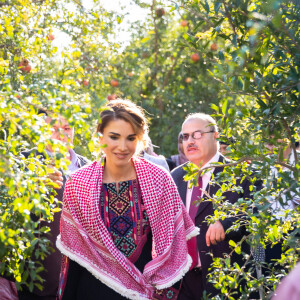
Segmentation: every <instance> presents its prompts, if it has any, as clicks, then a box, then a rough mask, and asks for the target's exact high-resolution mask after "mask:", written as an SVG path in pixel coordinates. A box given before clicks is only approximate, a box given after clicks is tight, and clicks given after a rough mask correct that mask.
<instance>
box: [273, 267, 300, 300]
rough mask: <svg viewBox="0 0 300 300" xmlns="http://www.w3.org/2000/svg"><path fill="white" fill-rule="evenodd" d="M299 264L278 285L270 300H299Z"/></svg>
mask: <svg viewBox="0 0 300 300" xmlns="http://www.w3.org/2000/svg"><path fill="white" fill-rule="evenodd" d="M299 279H300V263H299V262H298V263H297V264H296V266H295V268H294V269H293V270H292V271H291V272H290V273H289V274H288V275H287V276H286V277H285V278H283V280H282V281H281V282H280V283H279V285H278V286H277V288H276V290H275V292H274V295H273V297H272V300H285V299H287V300H299V299H300V286H299Z"/></svg>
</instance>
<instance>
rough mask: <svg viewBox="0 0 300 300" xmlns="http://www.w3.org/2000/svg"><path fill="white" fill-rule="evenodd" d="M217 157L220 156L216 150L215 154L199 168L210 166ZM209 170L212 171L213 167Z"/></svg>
mask: <svg viewBox="0 0 300 300" xmlns="http://www.w3.org/2000/svg"><path fill="white" fill-rule="evenodd" d="M219 158H220V152H219V151H217V152H216V154H215V155H214V156H213V157H212V158H211V159H210V160H209V161H208V162H207V163H206V164H205V165H203V166H202V167H201V169H200V170H202V169H204V168H207V167H210V166H211V165H212V164H213V163H216V162H218V161H219ZM211 171H213V168H211Z"/></svg>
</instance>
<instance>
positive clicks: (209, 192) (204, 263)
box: [171, 113, 250, 300]
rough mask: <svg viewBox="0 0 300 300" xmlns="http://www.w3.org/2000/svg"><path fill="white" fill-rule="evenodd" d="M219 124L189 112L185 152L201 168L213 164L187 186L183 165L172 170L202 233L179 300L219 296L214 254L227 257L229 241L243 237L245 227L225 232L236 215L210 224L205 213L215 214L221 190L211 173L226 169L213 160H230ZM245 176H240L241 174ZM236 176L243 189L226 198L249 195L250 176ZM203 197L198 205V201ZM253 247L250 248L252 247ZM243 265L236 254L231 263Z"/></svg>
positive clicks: (184, 130) (193, 243) (184, 134)
mask: <svg viewBox="0 0 300 300" xmlns="http://www.w3.org/2000/svg"><path fill="white" fill-rule="evenodd" d="M218 137H219V133H218V127H217V125H216V122H215V120H214V119H213V118H212V117H211V116H209V115H207V114H202V113H195V114H191V115H189V116H188V117H187V118H186V119H185V121H184V122H183V124H182V139H183V150H184V154H185V155H186V157H187V158H188V160H189V162H192V163H193V164H195V165H197V166H199V167H200V172H201V170H203V169H204V168H206V167H210V169H209V171H208V172H205V174H204V175H202V176H199V179H198V186H194V187H193V188H191V189H190V188H188V186H189V182H186V181H185V180H184V176H185V175H186V171H185V170H184V166H185V165H186V164H184V165H181V166H179V167H177V168H176V169H174V170H173V171H172V172H171V175H172V177H173V179H174V181H175V183H176V185H177V187H178V191H179V194H180V196H181V199H182V201H183V203H184V204H185V206H186V208H187V210H188V211H189V214H190V216H191V218H192V219H193V220H194V222H195V225H196V226H197V227H199V228H200V235H198V236H197V238H195V239H192V240H191V242H190V244H191V247H194V253H195V255H194V256H193V258H194V259H195V261H194V268H193V269H192V270H190V271H189V272H188V273H187V274H186V275H185V277H184V278H183V282H182V286H181V290H180V293H179V296H178V299H179V300H200V299H202V297H203V292H206V294H207V295H209V296H210V297H213V296H216V295H217V294H218V293H219V291H218V290H216V289H215V288H214V286H213V285H212V284H211V283H210V282H208V278H207V275H208V273H209V268H210V267H211V264H212V257H214V258H215V257H224V254H229V253H231V252H232V249H231V248H230V247H229V244H228V241H229V240H230V239H233V240H235V241H240V240H241V239H242V237H243V235H244V234H245V232H244V231H245V228H240V229H239V230H238V231H236V232H230V233H228V234H227V233H226V230H227V229H228V228H230V227H231V226H232V225H233V223H234V221H235V220H236V219H235V218H225V219H220V220H218V221H217V222H216V223H214V224H208V223H207V221H206V217H208V216H211V215H214V208H213V203H212V201H209V199H210V198H213V197H214V195H215V194H216V193H217V192H218V191H219V189H220V186H219V185H213V184H211V183H210V180H211V177H212V175H213V176H214V177H215V176H217V174H218V173H219V172H221V171H222V170H223V169H224V166H222V167H213V164H214V163H218V162H219V163H222V164H226V163H229V161H228V160H226V158H225V157H224V156H223V155H222V154H221V153H220V152H219V143H218V140H217V139H218ZM242 177H243V176H241V178H242ZM241 178H239V177H238V178H237V183H236V185H237V186H239V187H241V188H242V191H240V192H233V191H229V192H226V193H225V196H226V201H228V202H230V203H235V202H237V201H238V199H241V198H243V199H248V198H250V191H249V186H250V183H249V181H248V180H241ZM199 199H201V203H200V204H199V205H198V206H197V205H196V204H195V202H196V201H197V200H198V201H199ZM249 251H250V250H249ZM234 262H236V263H238V264H239V265H242V257H241V256H239V255H235V254H233V256H232V263H234Z"/></svg>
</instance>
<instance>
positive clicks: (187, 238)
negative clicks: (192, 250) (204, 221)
mask: <svg viewBox="0 0 300 300" xmlns="http://www.w3.org/2000/svg"><path fill="white" fill-rule="evenodd" d="M199 234H200V228H199V227H195V229H194V230H193V231H192V232H190V233H189V234H187V236H186V240H187V241H188V240H190V239H191V238H193V237H195V236H197V235H199Z"/></svg>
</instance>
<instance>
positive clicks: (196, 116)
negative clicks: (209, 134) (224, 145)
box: [182, 113, 218, 132]
mask: <svg viewBox="0 0 300 300" xmlns="http://www.w3.org/2000/svg"><path fill="white" fill-rule="evenodd" d="M190 120H203V121H206V122H207V123H208V126H207V127H210V130H211V131H215V132H218V126H217V122H216V120H215V119H214V118H213V117H211V116H210V115H208V114H204V113H193V114H189V115H188V116H187V117H186V118H185V120H184V122H183V124H184V123H186V122H188V121H190ZM183 124H182V125H183Z"/></svg>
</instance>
